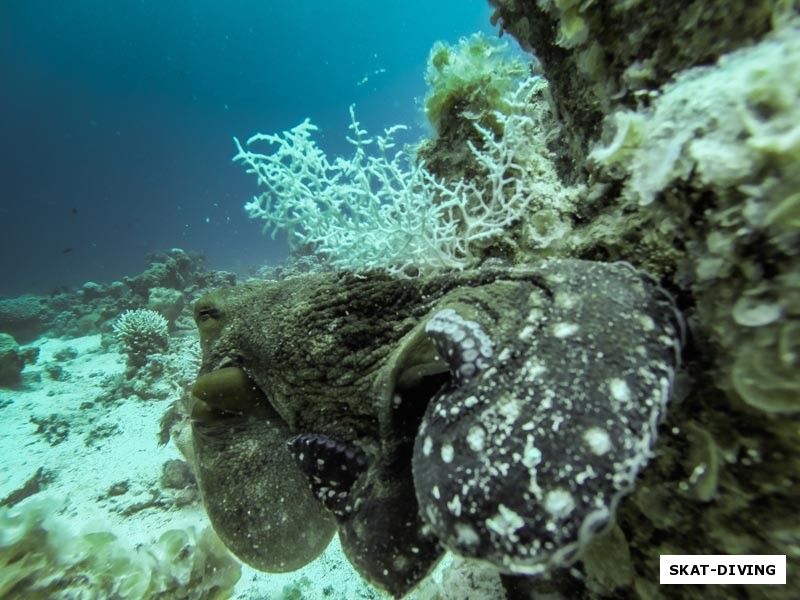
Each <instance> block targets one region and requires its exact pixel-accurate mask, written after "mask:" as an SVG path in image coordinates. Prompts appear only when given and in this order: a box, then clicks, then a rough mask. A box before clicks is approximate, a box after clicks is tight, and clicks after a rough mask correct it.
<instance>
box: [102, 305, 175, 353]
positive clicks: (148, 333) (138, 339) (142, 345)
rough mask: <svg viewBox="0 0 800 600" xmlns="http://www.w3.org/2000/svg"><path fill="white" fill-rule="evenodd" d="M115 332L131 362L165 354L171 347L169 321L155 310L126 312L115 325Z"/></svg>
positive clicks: (143, 309) (139, 309) (141, 309)
mask: <svg viewBox="0 0 800 600" xmlns="http://www.w3.org/2000/svg"><path fill="white" fill-rule="evenodd" d="M113 330H114V335H115V336H116V337H117V339H118V340H119V341H120V342H121V343H122V345H123V346H124V347H125V350H126V352H127V353H128V358H129V360H130V361H131V362H143V360H144V358H145V357H146V356H147V355H148V354H156V353H159V352H164V351H166V350H167V348H168V346H169V331H168V327H167V320H166V319H165V318H164V317H163V316H161V314H159V313H158V312H156V311H154V310H150V309H147V308H137V309H135V310H126V311H125V312H124V313H122V315H120V317H119V319H117V321H116V322H115V323H114V325H113Z"/></svg>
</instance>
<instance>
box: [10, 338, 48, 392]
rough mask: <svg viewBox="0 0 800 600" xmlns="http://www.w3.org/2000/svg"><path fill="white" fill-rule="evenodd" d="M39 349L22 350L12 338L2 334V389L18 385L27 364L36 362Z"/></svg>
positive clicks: (33, 347)
mask: <svg viewBox="0 0 800 600" xmlns="http://www.w3.org/2000/svg"><path fill="white" fill-rule="evenodd" d="M38 355H39V349H38V348H36V347H35V346H32V347H29V348H21V347H20V346H19V344H17V340H15V339H14V338H13V337H12V336H10V335H8V334H7V333H0V387H8V386H13V385H17V384H18V383H20V382H21V381H22V377H21V373H22V370H23V369H24V368H25V365H26V364H30V363H34V362H36V359H37V357H38Z"/></svg>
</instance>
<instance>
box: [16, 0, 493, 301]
mask: <svg viewBox="0 0 800 600" xmlns="http://www.w3.org/2000/svg"><path fill="white" fill-rule="evenodd" d="M490 14H491V9H490V8H489V6H488V3H487V2H486V0H439V1H438V2H435V3H432V2H429V1H425V0H406V1H404V2H390V1H384V2H380V1H377V0H338V1H336V2H331V1H330V0H327V1H322V0H308V1H303V2H301V1H298V2H277V1H270V0H231V1H228V2H222V1H215V2H212V1H210V0H199V1H198V0H196V1H191V2H190V1H188V0H170V1H169V2H165V1H163V0H113V1H110V0H71V1H70V2H54V1H53V0H3V1H2V3H0V186H2V187H1V188H0V270H1V271H2V277H0V296H11V295H16V294H20V293H23V292H37V293H42V292H49V291H51V290H53V289H55V288H57V287H60V286H75V285H80V284H82V283H83V282H85V281H90V280H91V281H97V282H105V281H113V280H115V279H119V278H121V277H122V276H124V275H134V274H136V273H139V272H141V270H142V268H143V267H144V265H145V255H146V254H147V253H148V252H151V251H156V250H163V249H169V248H172V247H181V248H184V249H186V250H200V251H203V252H205V253H206V255H207V256H208V259H209V264H210V266H211V267H214V268H226V269H234V270H238V269H242V268H245V267H247V266H249V265H262V264H265V263H274V262H277V261H280V260H281V259H282V258H284V257H285V255H286V250H287V249H286V243H285V240H280V239H278V240H276V241H271V240H269V238H265V237H263V236H262V235H261V233H260V224H259V223H255V222H251V221H249V220H248V219H247V217H246V216H245V214H244V211H243V209H242V204H243V202H244V201H245V200H247V199H248V198H249V197H250V196H251V195H253V193H254V192H255V191H256V187H255V180H254V179H253V178H252V176H249V175H247V174H245V173H244V170H243V169H242V167H241V166H239V165H235V164H232V163H231V162H230V159H231V157H232V155H233V154H234V146H233V143H232V137H233V136H234V135H236V136H238V137H240V138H247V137H249V136H250V135H251V134H252V133H255V132H257V131H261V132H265V133H266V132H276V131H282V130H284V129H287V128H289V127H292V126H294V125H296V124H297V123H299V122H300V121H302V120H303V119H304V118H305V117H310V118H311V119H312V120H313V121H314V122H315V123H316V124H317V125H319V126H320V127H321V129H322V136H321V138H320V139H321V145H322V146H323V148H324V149H325V150H326V151H328V152H330V153H337V152H343V151H346V150H347V148H346V143H345V142H344V134H345V132H346V127H347V124H348V106H349V105H350V104H351V103H355V104H356V107H357V111H358V116H359V119H360V120H361V122H362V124H363V125H365V126H366V127H367V128H368V129H370V130H371V131H379V130H380V129H382V128H383V127H385V126H388V125H391V124H395V123H405V124H407V125H409V126H412V127H413V129H412V132H411V137H412V138H415V137H419V136H421V135H424V134H425V133H426V129H425V128H426V123H425V119H424V115H423V113H422V110H421V107H420V100H421V98H422V97H423V96H424V95H425V91H426V87H425V81H424V72H425V62H426V58H427V54H428V51H429V50H430V48H431V46H432V44H433V43H434V41H436V40H444V41H447V42H449V43H453V42H456V41H457V40H458V38H459V37H462V36H465V35H469V34H470V33H473V32H475V31H483V32H485V33H487V34H490V35H495V32H494V31H493V28H492V27H491V26H490V25H489V16H490Z"/></svg>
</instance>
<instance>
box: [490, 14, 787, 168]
mask: <svg viewBox="0 0 800 600" xmlns="http://www.w3.org/2000/svg"><path fill="white" fill-rule="evenodd" d="M490 2H491V4H492V5H494V6H495V8H496V11H495V14H494V16H493V21H494V22H496V23H499V24H500V27H501V28H502V30H504V31H507V32H509V33H510V34H512V35H513V36H514V37H515V38H516V39H517V40H518V41H519V43H520V45H521V46H522V47H523V48H525V49H528V50H531V51H532V52H533V53H534V54H535V55H536V57H537V58H538V59H539V61H540V63H541V65H542V68H543V71H544V75H545V77H546V78H547V80H548V82H549V83H550V85H551V88H552V97H553V103H554V106H555V109H556V111H557V114H558V116H559V118H560V119H561V120H562V122H563V123H564V127H563V129H562V143H561V144H560V147H561V152H563V153H565V154H567V155H569V157H570V160H571V162H572V164H573V169H580V167H581V166H582V164H583V161H584V159H585V157H586V154H587V152H588V151H589V147H590V145H591V142H592V141H593V140H595V139H596V138H597V136H598V135H599V133H600V125H601V123H602V119H603V117H604V116H605V115H607V114H609V113H610V112H611V111H612V110H613V109H615V108H619V107H628V108H634V107H636V106H637V105H639V104H640V103H642V102H647V97H648V95H649V94H650V93H651V92H653V91H654V90H657V89H658V88H659V86H661V85H662V84H663V83H665V82H667V81H668V80H669V79H670V78H671V77H672V75H673V74H675V73H678V72H680V71H681V70H683V69H687V68H689V67H693V66H696V65H704V64H710V63H713V62H714V61H715V60H717V59H718V58H719V57H720V56H721V55H722V54H724V53H726V52H729V51H731V50H734V49H736V48H738V47H740V46H743V45H746V44H747V43H750V42H752V41H755V40H758V39H760V38H761V37H762V36H764V35H765V34H766V33H767V32H768V31H770V30H771V29H772V27H773V26H774V24H775V23H776V22H779V21H781V20H782V19H783V18H785V17H786V16H787V15H790V14H791V12H792V10H793V5H794V4H795V3H794V2H793V1H792V0H789V1H786V0H760V1H756V2H747V1H745V0H736V1H734V2H730V1H727V0H680V1H678V2H674V1H671V0H659V1H656V2H637V1H633V2H631V1H628V0H614V1H612V2H582V1H580V0H490Z"/></svg>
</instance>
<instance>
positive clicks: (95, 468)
mask: <svg viewBox="0 0 800 600" xmlns="http://www.w3.org/2000/svg"><path fill="white" fill-rule="evenodd" d="M33 345H37V346H39V348H40V355H39V359H38V361H37V362H36V364H34V365H29V366H27V367H26V369H25V371H24V376H25V385H24V386H22V387H21V388H20V389H16V390H7V389H0V401H2V402H3V403H6V402H8V401H10V402H11V403H10V404H8V405H7V406H5V407H4V408H2V409H0V418H2V420H3V427H2V430H3V435H2V436H0V456H1V457H2V462H0V497H5V496H6V495H7V494H8V493H10V492H11V491H13V490H15V489H18V488H19V487H20V486H22V485H23V484H24V483H25V482H26V481H27V480H28V479H29V478H30V477H31V476H33V475H34V473H35V472H36V471H37V469H39V468H40V467H44V468H45V469H46V470H47V471H49V472H51V473H53V474H54V475H55V476H56V479H55V481H53V482H52V483H51V484H50V485H49V486H48V487H47V489H46V490H44V491H43V492H41V493H43V494H49V495H55V496H56V497H59V498H62V499H63V500H64V502H65V506H66V510H65V511H64V515H65V516H66V517H67V518H68V519H70V520H72V522H73V523H74V526H75V529H76V530H78V531H87V530H92V531H110V532H112V533H113V534H115V535H116V536H117V537H118V538H119V539H121V540H124V541H126V542H128V543H130V544H131V545H133V544H148V543H152V542H155V541H156V540H157V539H158V537H159V536H160V535H161V534H162V533H163V532H165V531H167V530H169V529H180V528H185V527H189V526H194V527H196V528H197V530H198V531H199V530H202V529H204V528H205V527H207V526H208V525H209V523H208V519H207V518H206V515H205V513H204V511H203V508H202V506H201V505H200V504H199V503H196V504H192V505H190V506H189V507H184V508H180V509H178V508H175V507H172V508H168V509H164V508H158V507H154V508H147V509H144V510H141V511H139V512H137V513H135V514H134V515H132V516H130V517H125V516H123V515H122V511H123V510H125V509H126V508H128V507H130V506H132V505H135V504H138V503H143V502H147V501H148V500H150V499H151V498H152V495H151V492H150V491H151V490H158V489H159V488H160V485H159V480H160V478H161V473H162V465H163V464H164V463H165V462H166V461H168V460H171V459H181V458H182V457H181V455H180V453H179V452H178V450H177V448H176V447H175V446H174V444H172V443H169V444H167V445H166V446H159V445H158V435H159V429H160V420H161V417H162V416H163V414H164V413H165V411H166V410H167V408H168V407H169V406H170V404H171V402H172V400H173V399H174V398H173V397H170V398H168V399H166V400H142V399H138V398H127V399H123V401H122V402H118V403H117V402H115V403H110V404H107V403H103V402H97V401H96V399H97V398H98V397H100V396H102V395H103V394H104V384H105V385H107V384H108V382H107V381H106V378H107V377H108V376H110V375H115V374H120V373H122V372H123V371H124V368H125V358H124V356H123V355H121V354H118V353H116V352H113V351H109V350H106V349H104V348H102V347H101V345H100V336H99V335H93V336H86V337H81V338H77V339H68V340H61V339H47V338H42V339H40V340H38V341H37V342H35V343H34V344H33ZM68 348H72V349H74V350H75V351H76V352H77V356H76V357H75V358H74V359H63V358H62V360H56V358H55V356H56V355H57V354H58V353H59V351H63V350H65V349H68ZM186 360H187V361H190V360H194V359H193V358H192V357H191V356H189V355H188V354H187V356H186ZM55 364H57V365H59V366H61V367H62V368H63V369H64V370H65V371H66V375H67V376H66V379H65V380H64V381H54V380H53V379H52V378H51V377H50V376H49V375H48V373H47V372H46V369H47V367H48V366H49V365H55ZM187 366H188V365H187ZM37 374H38V376H39V377H40V378H41V380H40V381H38V382H37V381H36V375H37ZM178 390H179V388H177V387H176V391H175V394H176V396H175V397H177V394H178V393H179V392H178ZM87 402H93V403H94V405H93V406H91V407H88V408H87V407H84V408H81V405H83V404H84V403H87ZM52 414H55V415H57V419H58V420H64V421H67V422H68V423H69V433H68V435H67V437H66V438H65V439H64V440H63V441H61V442H60V443H58V444H55V445H51V444H50V443H49V442H48V441H47V440H46V439H45V437H44V435H42V434H38V433H36V430H37V425H36V424H35V423H33V422H31V418H36V419H43V418H47V417H49V416H50V415H52ZM98 426H107V427H116V428H118V429H116V430H114V431H115V432H114V434H113V435H111V436H110V437H107V438H101V439H97V440H95V441H94V442H93V443H91V444H87V438H88V436H89V434H90V432H92V431H93V430H95V428H97V427H98ZM122 482H127V484H128V491H127V492H126V493H125V494H123V495H119V496H114V497H109V496H108V490H109V488H111V487H112V486H114V485H115V484H119V483H122ZM450 562H451V561H449V560H448V561H445V564H449V563H450ZM457 567H458V569H457V570H463V569H464V565H463V564H460V565H457ZM449 571H453V573H455V571H456V569H453V568H450V569H448V568H442V567H440V568H439V569H437V572H436V573H435V574H434V575H432V576H431V577H430V578H429V579H428V580H427V581H426V582H424V583H423V584H422V585H421V586H420V588H419V589H418V590H417V591H415V592H413V593H412V594H410V595H409V596H408V598H409V599H411V600H429V599H431V600H432V599H433V598H439V599H441V600H447V599H449V598H452V599H456V598H459V599H460V600H465V599H466V598H470V599H471V600H480V599H481V598H500V597H502V596H501V595H500V591H499V589H498V588H497V585H498V583H497V578H496V576H494V575H493V574H492V573H491V572H489V574H488V577H487V575H486V574H484V575H483V577H482V579H481V578H480V577H479V578H478V579H481V582H478V585H483V586H486V587H487V589H486V590H485V591H484V592H483V593H481V592H479V591H478V590H477V589H476V586H475V585H473V584H472V583H467V582H466V580H467V579H472V578H471V577H463V576H461V575H459V576H457V577H454V576H449V575H448V573H449ZM473 571H474V569H473ZM443 578H444V580H445V581H446V584H445V585H444V586H443V587H440V586H441V585H442V580H443ZM462 586H467V588H468V589H467V588H464V587H462ZM292 587H294V588H296V589H297V590H298V591H299V592H300V593H301V595H293V596H291V597H292V598H297V599H300V598H302V599H306V600H315V599H317V598H319V599H333V600H341V599H344V598H346V599H348V600H350V599H356V598H388V596H386V595H385V594H382V593H381V592H379V591H377V590H376V589H375V588H373V587H371V586H369V585H368V584H366V583H365V582H364V581H363V580H362V579H361V578H360V577H359V576H358V574H357V573H356V572H355V571H354V570H353V569H352V567H351V566H350V564H349V563H348V562H347V560H346V559H345V558H344V555H343V554H342V552H341V548H340V546H339V544H338V540H336V539H335V540H334V542H333V543H331V545H330V546H329V547H328V549H327V550H326V551H325V553H324V554H323V555H322V556H321V557H320V558H319V559H317V560H316V561H315V562H314V563H312V564H311V565H308V566H307V567H305V568H304V569H301V570H299V571H296V572H294V573H288V574H277V575H276V574H268V573H261V572H258V571H255V570H253V569H250V568H249V567H246V566H244V567H243V569H242V578H241V580H240V581H239V583H238V584H237V586H236V589H235V593H234V598H237V599H241V600H244V599H252V600H256V599H259V600H261V599H276V600H277V599H279V598H283V597H284V596H286V597H289V596H288V593H289V592H290V591H291V589H292ZM326 588H327V589H326Z"/></svg>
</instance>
